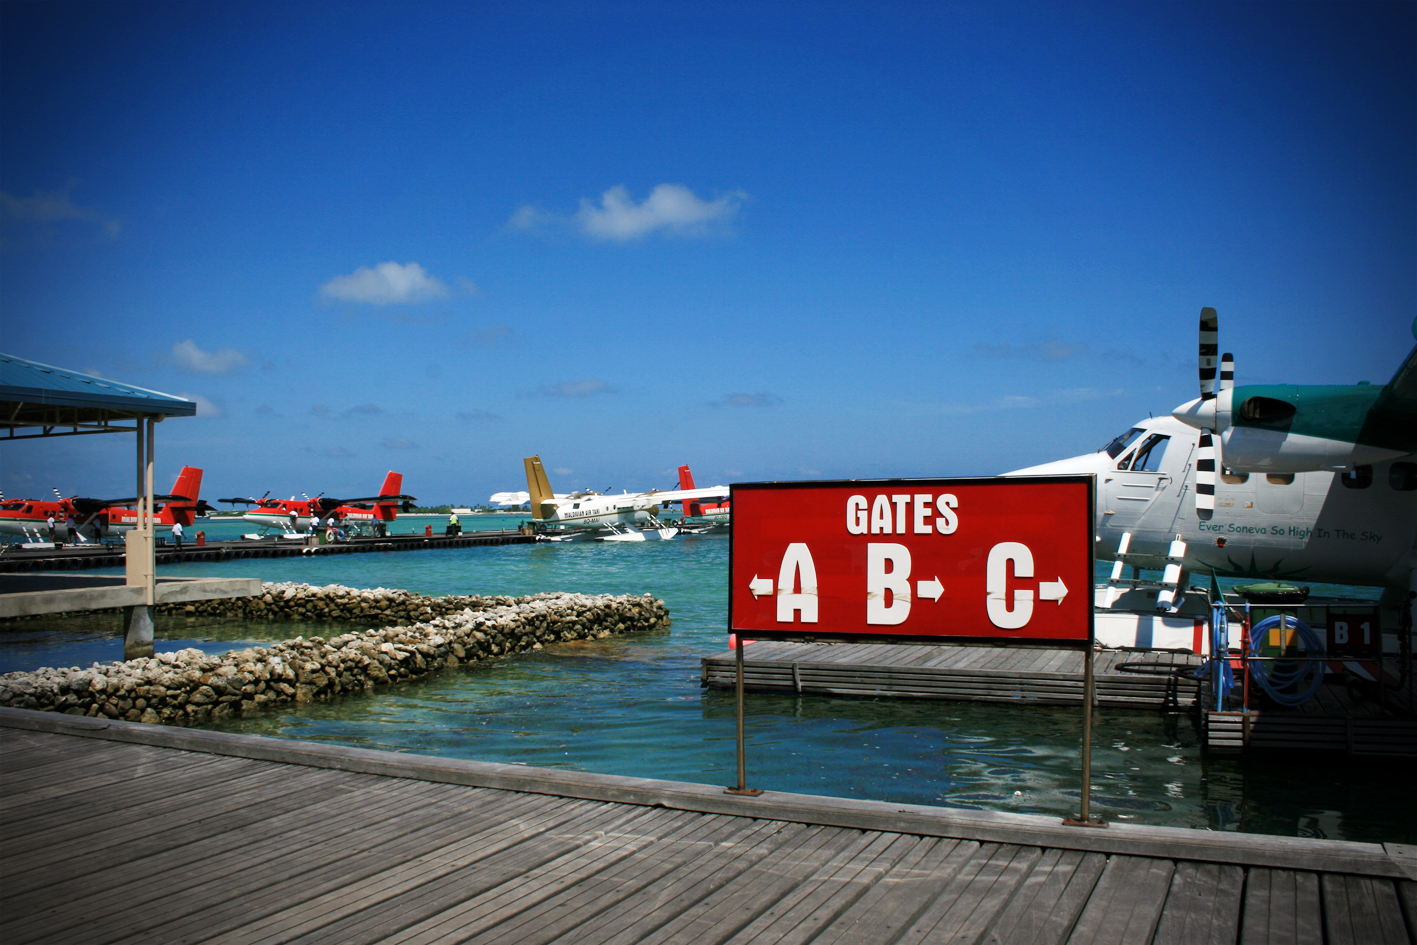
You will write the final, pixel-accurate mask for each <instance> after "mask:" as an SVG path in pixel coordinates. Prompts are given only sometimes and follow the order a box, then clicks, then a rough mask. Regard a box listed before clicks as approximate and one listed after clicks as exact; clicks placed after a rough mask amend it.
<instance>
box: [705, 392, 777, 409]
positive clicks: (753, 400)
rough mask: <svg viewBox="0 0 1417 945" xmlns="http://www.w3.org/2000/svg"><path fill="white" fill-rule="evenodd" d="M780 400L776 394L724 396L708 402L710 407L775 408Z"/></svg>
mask: <svg viewBox="0 0 1417 945" xmlns="http://www.w3.org/2000/svg"><path fill="white" fill-rule="evenodd" d="M780 403H782V398H781V397H779V396H777V395H776V394H768V393H758V394H724V395H723V398H722V399H721V400H714V401H710V402H709V406H710V407H776V406H777V405H778V404H780Z"/></svg>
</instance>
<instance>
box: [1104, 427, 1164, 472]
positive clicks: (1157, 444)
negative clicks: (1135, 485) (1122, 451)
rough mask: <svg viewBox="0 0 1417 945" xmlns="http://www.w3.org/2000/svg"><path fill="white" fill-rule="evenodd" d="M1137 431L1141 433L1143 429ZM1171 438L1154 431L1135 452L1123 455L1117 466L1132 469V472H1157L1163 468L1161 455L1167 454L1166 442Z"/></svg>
mask: <svg viewBox="0 0 1417 945" xmlns="http://www.w3.org/2000/svg"><path fill="white" fill-rule="evenodd" d="M1136 432H1138V433H1140V432H1141V431H1140V430H1138V431H1136ZM1170 439H1171V438H1170V437H1169V436H1163V435H1162V434H1160V433H1153V434H1152V435H1151V436H1149V437H1147V438H1146V441H1145V442H1143V443H1142V445H1141V446H1139V447H1137V450H1136V452H1135V453H1129V454H1127V455H1126V456H1123V457H1122V458H1121V459H1120V460H1119V461H1118V462H1117V468H1118V469H1130V470H1131V471H1132V472H1156V471H1157V470H1158V469H1160V468H1161V457H1162V456H1164V455H1166V444H1167V442H1169V441H1170Z"/></svg>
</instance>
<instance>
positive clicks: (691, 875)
mask: <svg viewBox="0 0 1417 945" xmlns="http://www.w3.org/2000/svg"><path fill="white" fill-rule="evenodd" d="M802 829H803V828H802V826H801V825H800V824H783V823H780V822H775V821H770V820H757V821H744V820H743V819H742V818H737V817H724V818H721V825H720V826H719V827H717V828H716V829H715V830H714V832H713V833H712V834H709V835H707V836H705V837H704V838H702V840H695V841H694V842H693V843H692V845H686V844H683V843H681V842H679V841H674V842H672V843H664V844H658V845H657V846H656V848H655V851H654V852H655V854H656V858H655V860H654V862H652V863H651V868H650V870H649V871H648V872H649V873H650V875H649V881H648V882H641V883H637V884H636V885H635V887H634V888H633V889H629V890H624V892H626V893H628V894H622V890H621V889H618V888H617V889H616V890H615V891H614V892H612V893H608V894H607V893H604V892H602V893H601V895H600V899H599V901H598V902H597V903H593V904H592V903H586V904H584V905H581V906H580V908H579V909H578V910H577V911H574V912H572V911H569V910H562V911H560V912H559V913H558V914H557V915H556V916H554V917H551V918H549V919H548V920H547V921H544V922H540V923H537V924H536V925H535V926H534V927H533V928H527V929H525V930H524V931H523V933H522V934H521V935H520V936H519V937H518V938H517V939H516V941H517V942H518V943H521V945H534V943H541V942H546V943H551V942H559V941H572V940H573V941H575V942H576V943H577V945H607V943H610V942H618V941H639V940H642V939H643V938H644V937H646V936H648V935H650V934H652V933H653V932H654V930H655V929H656V928H658V927H659V925H661V924H663V923H664V922H667V921H668V920H669V919H670V917H672V916H674V915H677V914H678V913H679V912H680V911H682V910H683V909H684V908H686V907H687V906H688V905H690V904H693V903H697V902H700V901H702V900H703V899H704V898H705V897H707V896H709V895H711V894H712V893H713V892H714V891H715V890H717V889H719V888H720V887H722V886H723V885H724V884H725V883H727V882H729V881H730V880H731V879H732V878H733V877H735V876H737V875H739V874H740V873H742V872H743V871H744V870H746V869H748V868H749V867H751V866H752V865H753V864H755V863H756V862H758V861H759V860H761V859H762V858H763V857H765V856H767V855H768V854H769V853H771V852H772V851H773V850H774V849H776V848H777V846H778V845H779V844H780V843H783V842H790V839H791V836H792V835H794V834H795V833H796V832H798V831H800V830H802ZM666 848H667V849H668V853H667V854H666V852H665V851H666ZM576 893H577V898H581V890H580V889H577V890H576ZM601 903H603V904H604V906H605V907H603V908H601V907H599V906H600V904H601ZM568 905H569V904H568Z"/></svg>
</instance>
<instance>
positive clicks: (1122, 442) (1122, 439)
mask: <svg viewBox="0 0 1417 945" xmlns="http://www.w3.org/2000/svg"><path fill="white" fill-rule="evenodd" d="M1139 436H1141V427H1132V428H1131V429H1130V430H1128V431H1127V432H1126V433H1123V434H1122V435H1121V436H1119V437H1117V438H1116V439H1115V440H1113V441H1112V442H1111V443H1108V444H1107V445H1106V446H1104V447H1102V451H1103V452H1105V453H1106V454H1107V455H1108V456H1110V457H1112V458H1113V459H1116V458H1117V454H1118V453H1120V452H1122V450H1124V449H1126V448H1127V447H1129V446H1131V445H1132V443H1133V442H1134V441H1135V440H1136V438H1137V437H1139ZM1117 468H1118V469H1125V468H1126V467H1125V466H1118V467H1117Z"/></svg>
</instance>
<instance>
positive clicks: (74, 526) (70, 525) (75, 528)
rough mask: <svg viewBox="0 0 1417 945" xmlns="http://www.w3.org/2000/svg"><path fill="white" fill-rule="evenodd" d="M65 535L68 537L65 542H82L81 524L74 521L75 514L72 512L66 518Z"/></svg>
mask: <svg viewBox="0 0 1417 945" xmlns="http://www.w3.org/2000/svg"><path fill="white" fill-rule="evenodd" d="M64 534H65V536H66V537H65V539H64V540H65V541H80V540H82V536H81V535H80V534H79V523H78V522H76V521H74V514H73V513H72V512H70V513H69V514H68V515H66V516H64Z"/></svg>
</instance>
